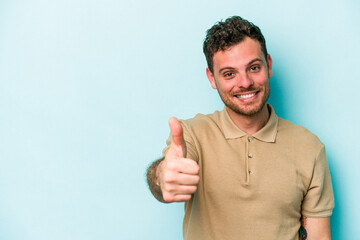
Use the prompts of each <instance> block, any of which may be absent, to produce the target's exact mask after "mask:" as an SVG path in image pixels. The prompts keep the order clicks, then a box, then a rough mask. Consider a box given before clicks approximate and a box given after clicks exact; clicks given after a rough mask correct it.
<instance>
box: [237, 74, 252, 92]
mask: <svg viewBox="0 0 360 240" xmlns="http://www.w3.org/2000/svg"><path fill="white" fill-rule="evenodd" d="M238 76H239V77H238V79H237V86H238V87H239V88H245V89H248V88H249V87H250V86H252V85H253V84H254V81H253V80H252V79H251V78H250V77H249V76H248V74H246V73H242V74H239V75H238Z"/></svg>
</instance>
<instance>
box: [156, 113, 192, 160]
mask: <svg viewBox="0 0 360 240" xmlns="http://www.w3.org/2000/svg"><path fill="white" fill-rule="evenodd" d="M180 123H181V126H182V128H183V134H184V139H185V143H186V152H187V154H186V157H189V155H190V156H191V157H192V158H193V160H195V161H196V162H198V159H199V158H198V154H197V150H196V146H195V143H194V138H193V137H192V134H191V133H190V131H189V127H188V126H187V124H186V121H184V120H180ZM171 139H172V136H171V133H170V136H169V137H168V139H167V140H166V145H167V146H166V147H165V148H164V150H163V151H162V153H163V157H165V155H166V153H167V151H168V150H169V147H170V144H171Z"/></svg>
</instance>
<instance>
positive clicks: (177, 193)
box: [147, 118, 200, 203]
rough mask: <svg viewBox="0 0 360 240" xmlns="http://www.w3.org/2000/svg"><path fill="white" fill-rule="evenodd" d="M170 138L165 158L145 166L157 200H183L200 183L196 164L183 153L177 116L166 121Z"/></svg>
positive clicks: (187, 198) (181, 135)
mask: <svg viewBox="0 0 360 240" xmlns="http://www.w3.org/2000/svg"><path fill="white" fill-rule="evenodd" d="M169 125H170V130H171V135H172V141H171V144H170V147H169V150H168V151H167V153H166V155H165V158H163V159H159V160H157V161H155V162H154V163H152V165H151V166H150V167H149V168H148V172H147V181H148V185H149V188H150V191H151V193H152V194H153V195H154V197H155V198H156V199H157V200H159V201H160V202H167V203H169V202H184V201H188V200H190V198H191V195H192V194H193V193H194V192H196V190H197V184H198V183H199V180H200V178H199V166H198V165H197V163H196V162H195V161H194V160H192V159H191V156H189V155H188V158H185V156H186V143H185V140H184V137H183V129H182V127H181V124H180V122H179V121H178V120H177V119H176V118H171V119H170V121H169Z"/></svg>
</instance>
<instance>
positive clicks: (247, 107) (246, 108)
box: [218, 82, 270, 117]
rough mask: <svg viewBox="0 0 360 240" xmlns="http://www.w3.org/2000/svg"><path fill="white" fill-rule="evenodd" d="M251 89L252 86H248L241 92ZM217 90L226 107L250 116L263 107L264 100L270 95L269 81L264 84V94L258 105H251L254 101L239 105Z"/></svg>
mask: <svg viewBox="0 0 360 240" xmlns="http://www.w3.org/2000/svg"><path fill="white" fill-rule="evenodd" d="M253 90H254V88H249V89H245V90H244V91H243V92H248V91H253ZM218 92H219V95H220V98H221V100H222V101H223V102H224V104H225V106H226V107H228V108H229V109H230V110H232V111H234V112H235V113H237V114H240V115H243V116H248V117H251V116H254V115H256V114H258V113H259V112H261V110H262V109H263V108H264V107H265V105H266V102H267V100H268V98H269V96H270V84H269V82H267V83H266V85H265V87H264V95H263V97H262V99H261V102H260V105H259V106H253V105H254V103H248V104H243V105H242V106H239V105H237V104H236V103H235V102H234V101H231V100H230V98H229V97H228V96H225V95H224V94H223V93H221V92H220V91H218Z"/></svg>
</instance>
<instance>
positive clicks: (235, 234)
mask: <svg viewBox="0 0 360 240" xmlns="http://www.w3.org/2000/svg"><path fill="white" fill-rule="evenodd" d="M204 53H205V56H206V60H207V63H208V68H207V69H206V74H207V77H208V79H209V81H210V84H211V86H212V88H214V89H217V91H218V93H219V95H220V97H221V99H222V101H223V102H224V104H225V108H224V110H223V111H221V112H218V111H216V112H214V113H213V114H209V115H201V114H198V115H196V116H195V117H194V118H193V119H189V120H185V121H181V123H180V122H179V121H178V120H177V119H176V118H171V119H170V120H169V125H170V130H171V137H170V138H169V140H168V142H167V143H168V147H167V148H165V149H164V152H163V156H164V158H162V159H160V160H158V161H155V162H154V163H153V164H152V165H151V166H150V167H149V169H148V174H147V177H148V184H149V187H150V190H151V192H152V193H153V195H154V196H155V197H156V198H157V199H158V200H159V201H162V202H185V216H184V225H183V234H184V239H191V240H192V239H194V240H199V239H246V240H248V239H255V240H258V239H281V240H287V239H289V240H293V239H300V238H301V239H315V240H320V239H331V237H330V215H331V214H332V209H333V207H334V198H333V192H332V185H331V180H330V173H329V169H328V165H327V161H326V156H325V149H324V145H323V144H322V143H321V142H320V140H319V139H318V138H317V137H316V136H315V135H314V134H312V133H311V132H309V131H308V130H306V129H305V128H303V127H301V126H296V125H293V124H292V123H290V122H289V121H287V120H284V119H281V118H278V117H277V116H276V114H275V111H274V110H273V109H272V107H271V106H270V105H267V104H266V101H267V99H268V97H269V93H270V88H269V78H271V76H272V59H271V56H270V55H269V54H268V53H267V50H266V45H265V39H264V37H263V35H262V33H261V31H260V29H259V28H258V27H257V26H255V25H254V24H252V23H250V22H248V21H247V20H244V19H242V18H240V17H238V16H234V17H231V18H228V19H226V20H225V21H224V22H219V23H217V24H216V25H214V26H213V27H212V28H210V29H209V30H208V31H207V36H206V39H205V41H204Z"/></svg>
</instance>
